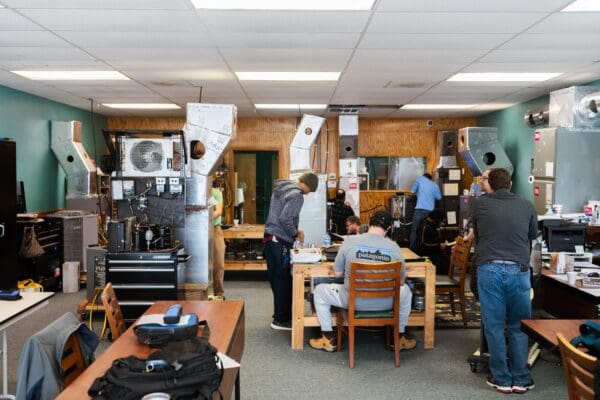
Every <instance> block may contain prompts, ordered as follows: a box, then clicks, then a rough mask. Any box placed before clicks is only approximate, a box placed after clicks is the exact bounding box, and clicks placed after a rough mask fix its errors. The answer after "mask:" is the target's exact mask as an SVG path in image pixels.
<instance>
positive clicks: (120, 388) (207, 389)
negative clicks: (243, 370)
mask: <svg viewBox="0 0 600 400" xmlns="http://www.w3.org/2000/svg"><path fill="white" fill-rule="evenodd" d="M218 364H219V365H218ZM222 378H223V365H222V362H221V360H220V359H219V357H218V356H217V349H215V348H214V347H213V346H212V345H211V344H210V343H208V340H207V339H206V338H204V337H194V338H192V339H187V340H184V341H180V342H172V343H168V344H167V345H166V346H165V347H163V348H162V349H161V350H158V351H156V352H154V353H152V354H150V355H149V356H148V359H147V360H143V359H140V358H137V357H135V356H130V357H126V358H119V359H116V360H115V361H114V362H113V364H112V366H111V367H110V368H109V369H108V370H107V371H106V373H105V374H104V376H102V377H100V378H97V379H96V380H95V381H94V383H93V384H92V386H91V387H90V389H89V390H88V395H90V396H91V397H92V398H93V399H97V400H111V399H115V400H134V399H139V398H141V397H143V396H144V395H146V394H148V393H155V392H162V393H168V394H169V395H171V399H175V400H180V399H206V400H209V399H212V398H213V396H212V395H213V393H214V392H215V391H216V390H218V389H219V386H220V385H221V379H222Z"/></svg>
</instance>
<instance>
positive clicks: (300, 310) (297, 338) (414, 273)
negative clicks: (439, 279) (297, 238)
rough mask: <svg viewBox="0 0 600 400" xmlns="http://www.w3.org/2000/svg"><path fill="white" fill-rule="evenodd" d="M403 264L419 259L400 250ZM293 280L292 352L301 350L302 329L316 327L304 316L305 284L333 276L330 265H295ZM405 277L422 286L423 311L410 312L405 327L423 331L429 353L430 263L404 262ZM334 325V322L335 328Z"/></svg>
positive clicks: (432, 328)
mask: <svg viewBox="0 0 600 400" xmlns="http://www.w3.org/2000/svg"><path fill="white" fill-rule="evenodd" d="M401 250H402V255H403V256H404V259H405V260H410V259H417V258H419V256H418V255H416V254H415V253H413V252H412V251H411V250H409V249H406V248H402V249H401ZM292 268H293V272H292V274H293V278H292V281H293V283H292V349H296V350H297V349H302V348H303V347H304V328H305V327H307V326H319V321H318V320H317V316H316V315H304V282H305V281H306V280H309V279H310V278H311V277H312V276H333V275H334V272H333V262H324V263H321V264H294V265H293V266H292ZM406 276H407V277H408V278H419V279H423V280H424V282H425V311H423V312H415V311H412V312H411V313H410V316H409V318H408V326H423V327H424V343H423V344H424V347H425V348H426V349H432V348H433V346H434V339H435V266H434V265H433V264H431V263H429V262H407V263H406ZM335 323H336V321H335V318H334V324H335Z"/></svg>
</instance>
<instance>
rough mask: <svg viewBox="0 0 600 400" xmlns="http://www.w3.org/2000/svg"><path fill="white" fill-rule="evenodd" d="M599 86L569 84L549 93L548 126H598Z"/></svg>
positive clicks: (599, 124) (599, 125)
mask: <svg viewBox="0 0 600 400" xmlns="http://www.w3.org/2000/svg"><path fill="white" fill-rule="evenodd" d="M598 102H600V86H571V87H569V88H566V89H561V90H555V91H554V92H551V93H550V126H552V127H559V128H600V116H599V115H598Z"/></svg>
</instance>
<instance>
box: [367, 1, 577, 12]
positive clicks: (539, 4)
mask: <svg viewBox="0 0 600 400" xmlns="http://www.w3.org/2000/svg"><path fill="white" fill-rule="evenodd" d="M572 1H573V0H530V1H526V2H524V1H522V0H504V1H481V0H452V1H447V0H402V1H398V0H379V2H378V6H377V11H378V12H379V11H386V12H389V11H403V12H486V13H488V12H521V13H523V12H554V11H556V10H560V9H562V8H564V7H565V6H566V5H568V4H569V3H571V2H572Z"/></svg>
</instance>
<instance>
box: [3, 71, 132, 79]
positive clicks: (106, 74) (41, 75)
mask: <svg viewBox="0 0 600 400" xmlns="http://www.w3.org/2000/svg"><path fill="white" fill-rule="evenodd" d="M10 72H12V73H13V74H17V75H20V76H22V77H24V78H27V79H32V80H34V81H95V80H97V81H113V80H123V81H126V80H129V78H128V77H126V76H125V75H123V74H122V73H120V72H117V71H10Z"/></svg>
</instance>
